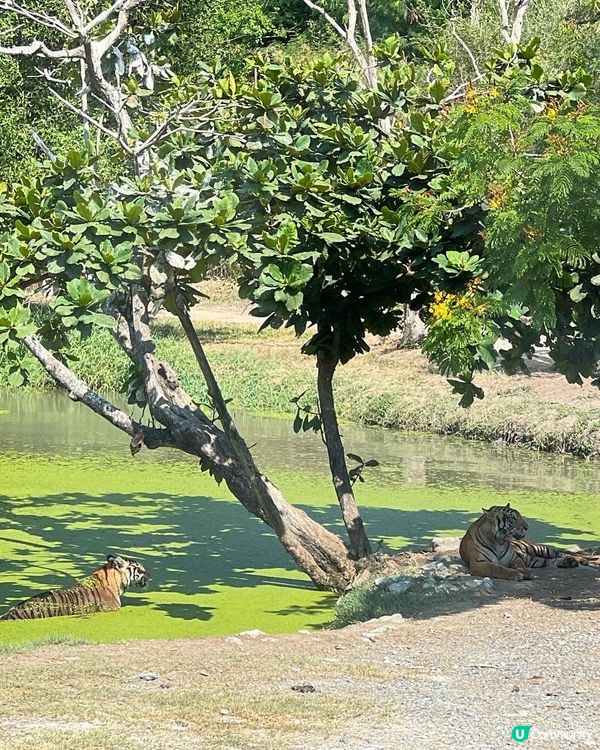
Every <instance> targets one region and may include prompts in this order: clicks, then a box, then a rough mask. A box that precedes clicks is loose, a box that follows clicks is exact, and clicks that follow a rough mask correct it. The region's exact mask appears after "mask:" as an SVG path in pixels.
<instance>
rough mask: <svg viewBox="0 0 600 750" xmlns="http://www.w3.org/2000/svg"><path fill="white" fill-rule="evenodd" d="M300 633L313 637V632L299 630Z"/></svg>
mask: <svg viewBox="0 0 600 750" xmlns="http://www.w3.org/2000/svg"><path fill="white" fill-rule="evenodd" d="M298 633H299V634H300V635H312V634H313V631H312V630H299V631H298Z"/></svg>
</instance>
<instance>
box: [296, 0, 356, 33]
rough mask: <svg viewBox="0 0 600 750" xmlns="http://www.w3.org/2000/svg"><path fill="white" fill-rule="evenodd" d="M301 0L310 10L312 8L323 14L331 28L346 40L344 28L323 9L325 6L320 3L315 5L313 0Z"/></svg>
mask: <svg viewBox="0 0 600 750" xmlns="http://www.w3.org/2000/svg"><path fill="white" fill-rule="evenodd" d="M303 2H304V4H305V5H308V7H309V8H310V9H311V10H314V11H316V12H317V13H320V14H321V15H322V16H323V18H324V19H325V20H326V21H327V23H328V24H329V25H330V26H331V27H332V28H333V29H335V31H336V32H337V33H338V34H339V35H340V36H341V37H342V39H344V40H345V41H347V39H346V29H344V28H343V27H342V26H340V24H339V23H338V22H337V21H336V20H335V18H334V17H333V16H331V15H330V14H329V13H328V12H327V11H326V10H325V8H323V7H322V6H320V5H317V4H316V3H314V2H313V0H303Z"/></svg>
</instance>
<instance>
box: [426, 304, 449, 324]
mask: <svg viewBox="0 0 600 750" xmlns="http://www.w3.org/2000/svg"><path fill="white" fill-rule="evenodd" d="M429 312H430V313H431V317H432V318H433V319H434V320H447V319H448V318H449V317H450V314H451V312H452V311H451V309H450V305H449V304H448V302H447V301H446V300H442V301H441V302H433V303H432V304H431V305H429Z"/></svg>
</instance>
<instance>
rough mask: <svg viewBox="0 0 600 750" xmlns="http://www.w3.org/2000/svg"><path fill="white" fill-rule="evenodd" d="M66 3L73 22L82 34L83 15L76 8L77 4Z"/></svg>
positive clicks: (68, 1)
mask: <svg viewBox="0 0 600 750" xmlns="http://www.w3.org/2000/svg"><path fill="white" fill-rule="evenodd" d="M64 2H65V6H66V8H67V11H68V13H69V15H70V16H71V21H73V23H74V25H75V28H76V29H77V31H78V32H81V28H82V26H83V17H82V15H81V13H80V12H79V11H78V10H77V8H76V7H75V3H74V2H73V0H64Z"/></svg>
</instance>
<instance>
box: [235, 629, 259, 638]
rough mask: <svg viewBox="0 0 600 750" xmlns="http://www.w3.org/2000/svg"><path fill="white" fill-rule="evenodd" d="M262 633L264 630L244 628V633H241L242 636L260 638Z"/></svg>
mask: <svg viewBox="0 0 600 750" xmlns="http://www.w3.org/2000/svg"><path fill="white" fill-rule="evenodd" d="M261 635H264V633H263V631H262V630H258V628H257V629H256V630H244V631H243V632H242V633H240V638H260V637H261Z"/></svg>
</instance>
